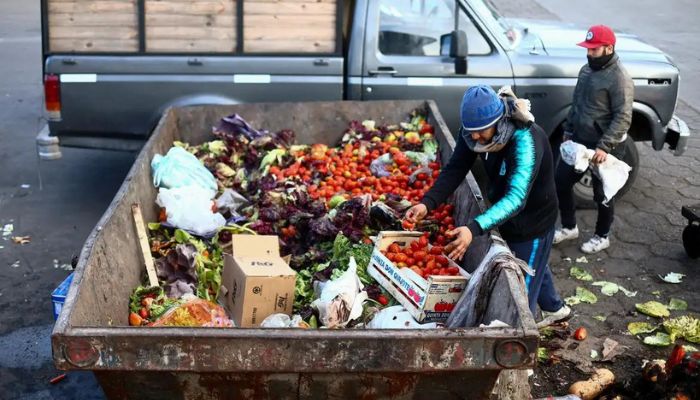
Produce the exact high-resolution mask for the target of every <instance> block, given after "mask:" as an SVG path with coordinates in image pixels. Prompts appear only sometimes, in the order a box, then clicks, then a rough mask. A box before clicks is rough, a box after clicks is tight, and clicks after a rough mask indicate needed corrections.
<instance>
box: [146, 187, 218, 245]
mask: <svg viewBox="0 0 700 400" xmlns="http://www.w3.org/2000/svg"><path fill="white" fill-rule="evenodd" d="M210 195H211V192H210V191H209V190H206V189H203V188H201V187H199V186H196V185H192V186H183V187H178V188H174V189H166V188H160V189H159V191H158V197H157V198H156V203H157V204H158V205H159V206H161V207H164V208H165V213H166V216H167V222H168V223H169V224H170V225H173V226H175V227H177V228H180V229H184V230H187V231H190V232H193V233H194V234H196V235H199V236H208V235H211V234H212V232H215V231H216V230H217V229H219V228H220V227H222V226H224V225H225V224H226V219H225V218H224V217H223V215H221V214H219V213H214V212H212V205H213V202H212V198H211V197H210Z"/></svg>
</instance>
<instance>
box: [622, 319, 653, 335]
mask: <svg viewBox="0 0 700 400" xmlns="http://www.w3.org/2000/svg"><path fill="white" fill-rule="evenodd" d="M658 328H659V327H658V326H654V325H652V324H650V323H648V322H630V323H629V324H627V330H628V331H629V332H630V333H631V334H633V335H635V336H636V335H641V334H643V333H652V332H654V331H655V330H657V329H658Z"/></svg>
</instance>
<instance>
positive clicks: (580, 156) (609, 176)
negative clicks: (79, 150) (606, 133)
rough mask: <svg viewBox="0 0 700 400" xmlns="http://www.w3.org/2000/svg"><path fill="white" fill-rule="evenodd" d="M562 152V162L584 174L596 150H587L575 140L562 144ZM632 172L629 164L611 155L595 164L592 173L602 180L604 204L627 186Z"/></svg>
mask: <svg viewBox="0 0 700 400" xmlns="http://www.w3.org/2000/svg"><path fill="white" fill-rule="evenodd" d="M560 151H561V158H562V160H563V161H564V162H565V163H567V164H569V165H571V166H573V167H574V169H575V170H576V171H577V172H584V171H585V170H586V169H588V167H589V166H590V163H591V159H592V158H593V155H594V154H595V151H594V150H592V149H589V148H586V146H584V145H582V144H580V143H576V142H574V141H573V140H567V141H566V142H564V143H562V144H561V147H560ZM631 170H632V168H631V167H630V166H629V165H627V163H625V162H624V161H622V160H620V159H618V158H617V157H615V156H613V155H611V154H608V156H607V157H606V159H605V162H604V163H602V164H595V165H593V166H592V167H591V172H592V173H594V174H595V175H596V176H597V177H598V178H600V180H601V182H602V183H603V194H604V196H605V200H604V201H603V204H607V203H608V202H609V201H610V199H612V198H613V197H614V196H615V195H616V194H617V192H619V191H620V189H622V187H623V186H625V182H627V178H629V174H630V171H631Z"/></svg>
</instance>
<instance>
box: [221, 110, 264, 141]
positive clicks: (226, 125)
mask: <svg viewBox="0 0 700 400" xmlns="http://www.w3.org/2000/svg"><path fill="white" fill-rule="evenodd" d="M214 134H215V135H217V136H221V137H224V138H226V139H229V140H230V139H231V138H234V137H235V136H238V135H243V136H245V137H246V138H247V139H248V140H253V139H255V138H258V137H260V136H262V135H265V134H267V131H265V130H263V131H258V130H256V129H253V127H252V126H250V124H249V123H248V122H247V121H246V120H245V119H243V118H242V117H241V116H240V115H238V114H232V115H229V116H228V117H224V118H221V120H220V121H219V124H218V125H217V126H215V127H214Z"/></svg>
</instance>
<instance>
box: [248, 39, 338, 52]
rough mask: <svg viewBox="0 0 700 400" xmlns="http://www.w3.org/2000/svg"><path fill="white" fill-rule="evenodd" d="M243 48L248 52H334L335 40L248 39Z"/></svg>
mask: <svg viewBox="0 0 700 400" xmlns="http://www.w3.org/2000/svg"><path fill="white" fill-rule="evenodd" d="M243 49H244V51H245V52H246V53H332V52H334V51H335V40H333V41H298V40H251V41H248V40H246V41H245V43H244V44H243Z"/></svg>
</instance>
